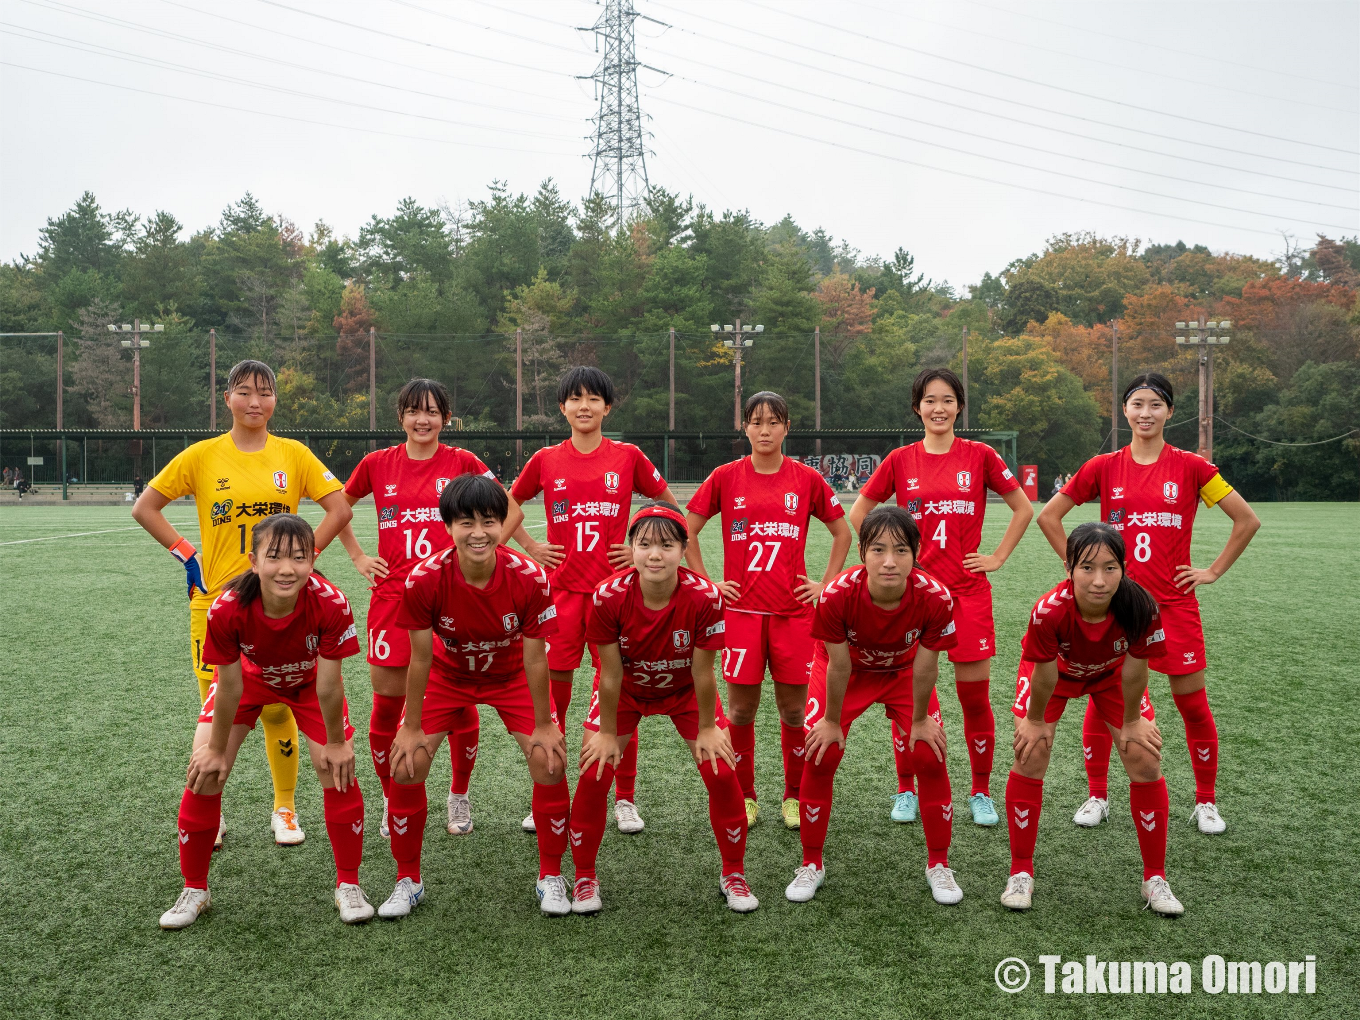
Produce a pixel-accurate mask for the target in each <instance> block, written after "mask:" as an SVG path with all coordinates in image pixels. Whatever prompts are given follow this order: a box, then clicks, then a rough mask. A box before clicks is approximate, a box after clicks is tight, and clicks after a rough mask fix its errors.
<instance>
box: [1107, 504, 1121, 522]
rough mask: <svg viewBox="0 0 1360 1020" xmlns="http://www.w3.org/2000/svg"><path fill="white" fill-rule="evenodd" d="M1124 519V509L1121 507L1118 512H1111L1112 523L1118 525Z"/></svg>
mask: <svg viewBox="0 0 1360 1020" xmlns="http://www.w3.org/2000/svg"><path fill="white" fill-rule="evenodd" d="M1123 519H1124V508H1123V507H1122V506H1121V507H1119V508H1118V509H1117V510H1111V511H1110V523H1111V524H1118V523H1119V522H1120V521H1122V520H1123Z"/></svg>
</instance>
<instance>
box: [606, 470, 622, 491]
mask: <svg viewBox="0 0 1360 1020" xmlns="http://www.w3.org/2000/svg"><path fill="white" fill-rule="evenodd" d="M604 487H605V489H606V490H607V491H608V492H618V491H619V473H618V472H617V471H606V472H605V473H604Z"/></svg>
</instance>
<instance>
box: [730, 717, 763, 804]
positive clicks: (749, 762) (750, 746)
mask: <svg viewBox="0 0 1360 1020" xmlns="http://www.w3.org/2000/svg"><path fill="white" fill-rule="evenodd" d="M727 733H728V735H729V736H730V737H731V738H732V753H733V754H734V755H736V758H737V782H738V783H740V785H741V795H742V797H750V798H751V799H752V800H755V799H756V724H755V723H754V722H749V723H746V724H744V725H742V724H739V723H728V724H727Z"/></svg>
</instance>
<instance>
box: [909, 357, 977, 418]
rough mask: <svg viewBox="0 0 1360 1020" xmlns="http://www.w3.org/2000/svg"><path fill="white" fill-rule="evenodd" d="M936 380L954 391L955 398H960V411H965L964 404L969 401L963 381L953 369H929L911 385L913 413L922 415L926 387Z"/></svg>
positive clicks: (918, 415)
mask: <svg viewBox="0 0 1360 1020" xmlns="http://www.w3.org/2000/svg"><path fill="white" fill-rule="evenodd" d="M936 379H939V380H940V381H942V382H944V383H947V384H948V386H949V388H950V389H952V390H953V391H954V396H955V397H956V398H958V401H959V409H960V410H962V409H963V405H964V402H965V401H966V399H967V398H966V396H965V395H964V392H963V380H962V379H960V378H959V377H958V376H957V375H955V374H954V372H953V371H952V370H951V369H948V368H927V369H925V370H924V371H923V372H921V373H920V374H919V375H918V376H917V377H916V381H915V382H913V383H912V384H911V413H912V414H914V415H916V416H917V417H920V415H921V410H920V408H921V400H922V399H923V398H924V397H925V395H926V387H927V386H929V385H930V384H931V383H933V382H934V381H935V380H936Z"/></svg>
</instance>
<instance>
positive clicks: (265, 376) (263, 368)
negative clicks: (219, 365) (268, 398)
mask: <svg viewBox="0 0 1360 1020" xmlns="http://www.w3.org/2000/svg"><path fill="white" fill-rule="evenodd" d="M246 379H253V380H254V381H255V385H257V386H258V385H259V384H260V383H261V381H263V382H266V383H268V384H269V392H271V393H278V392H279V383H278V380H277V379H275V378H274V370H273V369H272V368H270V367H269V366H268V365H266V364H265V363H264V362H263V361H253V360H251V359H250V358H247V359H246V360H245V361H238V362H237V363H236V364H234V365H232V366H231V371H230V372H228V373H227V392H231V391H232V390H234V389H236V387H237V386H239V385H240V384H241V383H242V382H244V381H245V380H246Z"/></svg>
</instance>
